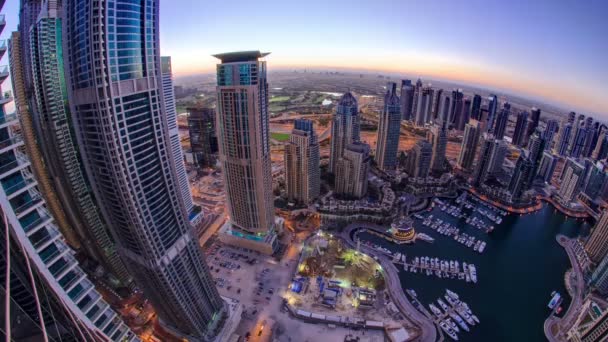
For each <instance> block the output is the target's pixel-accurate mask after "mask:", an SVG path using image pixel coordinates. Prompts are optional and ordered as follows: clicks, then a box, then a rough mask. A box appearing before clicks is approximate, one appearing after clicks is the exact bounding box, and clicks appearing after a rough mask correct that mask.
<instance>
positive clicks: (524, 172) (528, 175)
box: [508, 151, 534, 202]
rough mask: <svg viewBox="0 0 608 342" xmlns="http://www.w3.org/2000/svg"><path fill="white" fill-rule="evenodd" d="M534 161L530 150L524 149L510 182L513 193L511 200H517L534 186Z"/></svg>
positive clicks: (511, 192) (510, 189)
mask: <svg viewBox="0 0 608 342" xmlns="http://www.w3.org/2000/svg"><path fill="white" fill-rule="evenodd" d="M533 172H534V163H533V162H532V160H530V155H529V153H528V151H524V153H522V154H521V155H520V156H519V158H518V159H517V163H516V164H515V169H514V170H513V176H512V177H511V181H510V182H509V186H508V190H509V193H510V194H511V201H513V202H516V201H518V200H520V199H521V198H522V195H523V194H524V193H525V192H526V191H528V190H529V189H530V187H531V186H532V180H533V178H534V173H533Z"/></svg>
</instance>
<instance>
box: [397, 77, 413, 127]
mask: <svg viewBox="0 0 608 342" xmlns="http://www.w3.org/2000/svg"><path fill="white" fill-rule="evenodd" d="M413 104H414V85H413V84H412V81H411V80H402V81H401V98H400V110H401V120H411V119H412V106H413Z"/></svg>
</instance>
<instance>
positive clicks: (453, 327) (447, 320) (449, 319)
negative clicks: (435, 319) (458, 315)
mask: <svg viewBox="0 0 608 342" xmlns="http://www.w3.org/2000/svg"><path fill="white" fill-rule="evenodd" d="M445 321H446V322H447V323H448V325H449V326H450V327H451V328H452V329H454V331H455V332H457V333H459V332H460V329H458V326H457V325H456V323H454V321H452V319H451V318H448V319H446V320H445Z"/></svg>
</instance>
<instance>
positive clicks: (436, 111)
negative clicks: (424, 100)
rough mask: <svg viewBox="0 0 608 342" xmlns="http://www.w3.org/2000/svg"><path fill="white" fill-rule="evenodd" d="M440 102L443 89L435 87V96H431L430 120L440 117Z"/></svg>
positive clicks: (441, 101)
mask: <svg viewBox="0 0 608 342" xmlns="http://www.w3.org/2000/svg"><path fill="white" fill-rule="evenodd" d="M442 104H443V89H437V91H435V97H434V98H433V113H432V114H431V120H432V121H437V120H440V119H441V110H442V107H441V105H442Z"/></svg>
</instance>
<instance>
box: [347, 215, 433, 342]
mask: <svg viewBox="0 0 608 342" xmlns="http://www.w3.org/2000/svg"><path fill="white" fill-rule="evenodd" d="M359 228H370V229H377V226H375V225H371V224H369V223H363V222H359V223H352V224H350V225H348V226H347V227H346V228H344V230H343V231H342V233H341V234H340V237H341V238H342V240H344V241H345V242H346V244H347V245H348V246H349V247H350V248H353V249H356V248H357V243H356V242H355V241H353V240H352V238H351V235H352V234H351V233H352V232H353V231H354V230H356V229H359ZM360 249H361V250H360V252H363V253H365V254H367V255H369V256H371V257H373V258H374V259H376V261H377V262H378V263H379V264H380V265H381V266H382V269H383V270H384V278H385V280H386V288H387V291H388V294H389V296H390V297H391V299H392V300H393V302H394V303H395V305H396V306H397V308H398V309H399V311H400V312H401V313H402V314H403V316H404V317H405V318H406V320H408V321H409V322H410V323H411V324H412V325H414V326H416V327H418V328H419V329H420V334H419V336H418V337H417V338H416V339H415V341H421V342H426V341H429V342H432V341H443V339H444V338H443V333H442V332H441V331H440V332H439V334H440V335H439V336H437V329H436V326H435V324H434V323H433V321H432V320H431V319H430V318H428V317H427V316H425V315H424V314H423V313H421V312H420V311H418V310H417V309H416V308H415V307H414V306H413V305H412V303H410V301H409V300H408V299H407V297H406V296H405V292H404V291H403V288H402V287H401V280H400V279H399V271H398V270H397V268H396V267H395V265H394V264H393V263H392V262H391V260H390V259H389V258H388V257H387V256H386V255H384V254H383V253H381V252H380V251H376V250H374V249H372V248H369V247H368V246H366V245H360Z"/></svg>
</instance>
